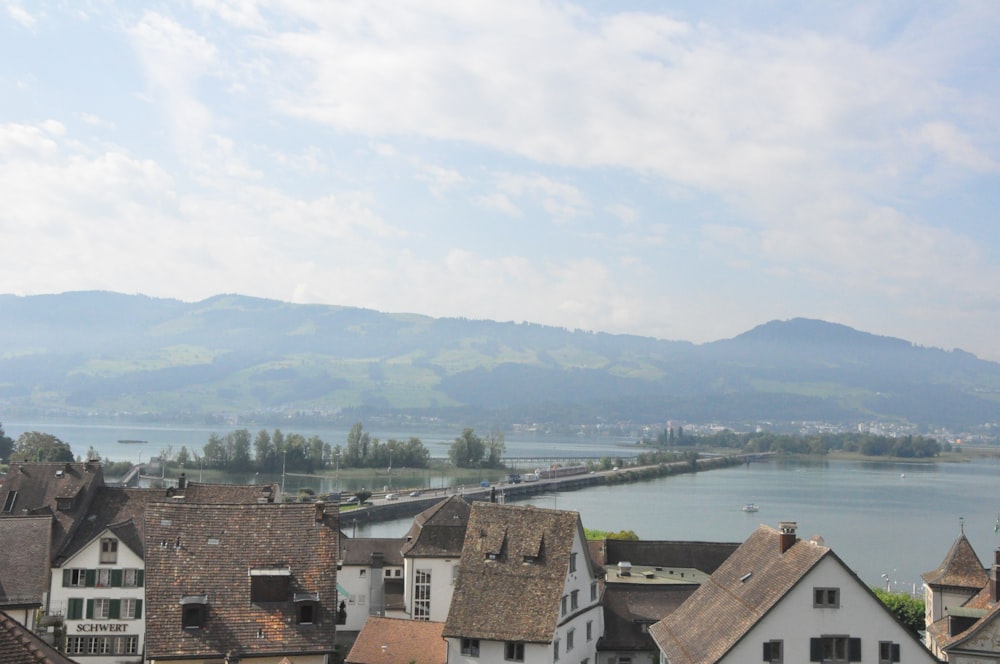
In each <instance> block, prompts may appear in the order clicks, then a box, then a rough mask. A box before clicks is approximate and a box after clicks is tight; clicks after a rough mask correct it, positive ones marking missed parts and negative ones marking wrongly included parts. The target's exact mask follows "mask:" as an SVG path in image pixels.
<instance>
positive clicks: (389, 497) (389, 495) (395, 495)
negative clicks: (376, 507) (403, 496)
mask: <svg viewBox="0 0 1000 664" xmlns="http://www.w3.org/2000/svg"><path fill="white" fill-rule="evenodd" d="M385 499H386V500H399V494H398V493H387V494H385Z"/></svg>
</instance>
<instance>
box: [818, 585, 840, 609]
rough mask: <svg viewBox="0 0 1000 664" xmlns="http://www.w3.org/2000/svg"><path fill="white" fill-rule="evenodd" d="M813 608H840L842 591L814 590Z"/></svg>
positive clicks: (830, 589) (834, 589) (835, 589)
mask: <svg viewBox="0 0 1000 664" xmlns="http://www.w3.org/2000/svg"><path fill="white" fill-rule="evenodd" d="M813 606H814V607H815V608H817V609H837V608H840V589H839V588H813Z"/></svg>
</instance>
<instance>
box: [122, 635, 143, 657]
mask: <svg viewBox="0 0 1000 664" xmlns="http://www.w3.org/2000/svg"><path fill="white" fill-rule="evenodd" d="M119 639H121V645H122V651H123V653H122V654H125V655H137V654H139V637H138V636H121V637H119Z"/></svg>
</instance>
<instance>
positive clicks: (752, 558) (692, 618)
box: [650, 526, 834, 664]
mask: <svg viewBox="0 0 1000 664" xmlns="http://www.w3.org/2000/svg"><path fill="white" fill-rule="evenodd" d="M779 537H780V535H779V533H778V531H777V530H775V529H773V528H769V527H768V526H760V527H759V528H758V529H757V530H756V531H754V533H753V534H752V535H750V537H749V538H748V539H747V540H746V541H745V542H744V543H743V544H741V545H740V546H739V548H737V549H736V551H735V552H733V554H732V555H731V556H729V558H727V559H726V561H725V562H723V563H722V564H721V565H720V566H719V568H718V569H717V570H716V571H715V573H714V574H712V576H711V577H709V579H708V581H706V582H705V583H703V584H702V585H701V586H700V587H699V588H698V590H697V591H695V593H694V594H693V595H692V596H691V597H690V599H688V601H686V602H685V603H684V604H683V605H682V606H681V607H680V608H678V609H677V610H676V611H674V612H673V613H671V614H670V615H669V616H667V617H666V618H664V619H663V620H661V621H660V622H658V623H656V624H655V625H653V626H652V627H651V628H650V634H652V636H653V638H654V639H655V641H656V643H657V645H658V646H659V648H660V650H661V651H662V652H663V654H664V655H665V656H666V658H667V660H668V661H670V662H671V664H701V663H704V662H716V661H718V660H719V659H720V658H721V657H722V656H723V655H725V654H726V653H727V652H728V651H729V649H730V648H732V647H733V645H735V644H736V643H737V642H738V641H739V640H740V639H741V638H743V636H744V635H745V634H746V633H747V632H748V631H749V630H750V629H751V628H752V627H753V626H754V625H755V624H756V623H757V621H759V620H760V619H761V618H762V617H763V616H764V614H766V613H767V612H768V611H770V610H771V608H772V607H773V606H774V605H775V604H776V603H777V602H778V600H780V599H781V598H782V597H784V596H785V594H786V593H787V592H788V591H789V590H790V589H791V588H792V587H793V586H794V585H795V584H796V583H798V582H799V580H800V579H802V577H803V576H805V574H806V573H807V572H808V571H809V570H811V569H812V568H813V567H814V566H815V565H816V563H818V562H819V561H820V560H821V559H822V558H823V557H824V556H826V555H828V554H829V555H834V554H833V553H832V552H831V551H830V549H829V548H827V547H825V546H821V545H819V544H816V543H813V542H803V541H796V542H795V544H793V545H792V546H791V547H789V548H788V550H787V551H785V552H784V553H781V552H780V549H779V545H778V542H779ZM708 616H711V619H706V618H707V617H708Z"/></svg>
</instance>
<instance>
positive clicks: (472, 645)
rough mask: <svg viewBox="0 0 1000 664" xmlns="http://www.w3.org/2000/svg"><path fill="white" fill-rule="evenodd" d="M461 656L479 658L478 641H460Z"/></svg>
mask: <svg viewBox="0 0 1000 664" xmlns="http://www.w3.org/2000/svg"><path fill="white" fill-rule="evenodd" d="M462 654H463V655H468V656H469V657H479V639H462Z"/></svg>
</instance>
